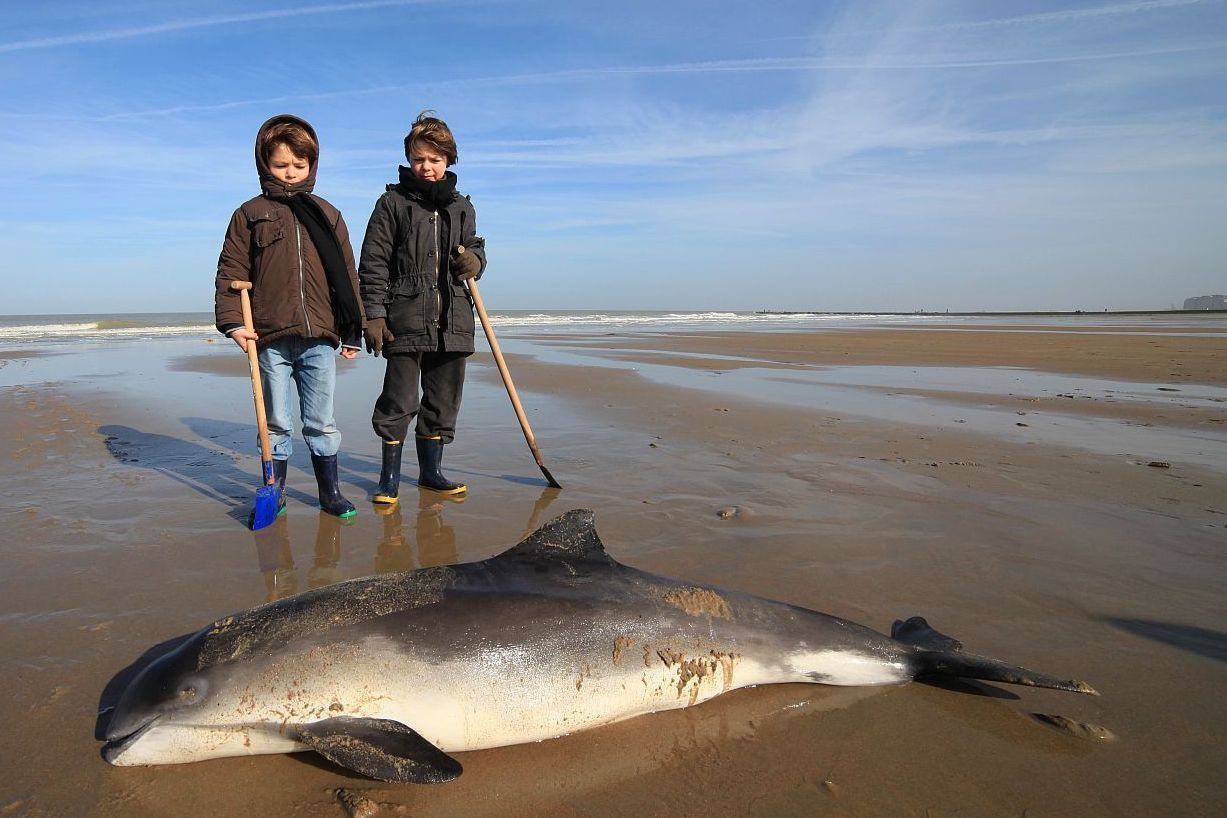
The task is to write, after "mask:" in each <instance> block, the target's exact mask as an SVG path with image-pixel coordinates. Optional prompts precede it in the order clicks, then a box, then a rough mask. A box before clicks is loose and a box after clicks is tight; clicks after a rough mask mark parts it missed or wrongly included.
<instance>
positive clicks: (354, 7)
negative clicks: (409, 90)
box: [0, 0, 435, 53]
mask: <svg viewBox="0 0 1227 818" xmlns="http://www.w3.org/2000/svg"><path fill="white" fill-rule="evenodd" d="M434 1H435V0H367V2H362V3H328V4H325V5H322V6H299V7H297V8H286V9H276V10H273V11H253V12H249V13H247V14H230V15H225V16H220V17H193V18H189V19H186V20H170V21H168V22H165V23H157V24H154V25H150V26H137V27H133V28H114V29H108V30H105V31H84V32H81V33H78V34H65V35H63V36H61V37H42V38H38V39H33V40H16V41H13V42H10V43H0V53H4V52H10V51H29V50H31V49H36V48H59V47H61V46H67V45H81V44H84V43H105V42H110V41H112V40H128V39H132V38H134V37H147V36H150V35H152V34H166V33H169V32H174V31H187V30H189V29H194V28H210V27H213V26H228V25H235V24H237V23H253V22H258V21H262V20H280V19H283V18H286V17H300V16H302V15H306V14H344V13H346V12H351V11H367V10H369V9H377V8H386V7H388V6H413V5H421V4H423V3H430V2H434Z"/></svg>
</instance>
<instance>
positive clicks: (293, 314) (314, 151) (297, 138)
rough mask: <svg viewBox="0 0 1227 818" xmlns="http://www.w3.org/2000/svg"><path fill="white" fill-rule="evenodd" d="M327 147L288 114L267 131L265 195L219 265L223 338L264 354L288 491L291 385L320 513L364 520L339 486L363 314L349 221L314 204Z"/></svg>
mask: <svg viewBox="0 0 1227 818" xmlns="http://www.w3.org/2000/svg"><path fill="white" fill-rule="evenodd" d="M318 158H319V140H318V139H317V138H316V136H315V130H314V129H313V128H312V127H311V125H310V124H308V123H307V122H306V121H305V120H302V119H299V118H298V117H295V116H290V115H288V114H282V115H280V116H275V117H273V118H272V119H270V120H268V121H267V122H265V123H264V124H263V125H261V126H260V131H259V133H258V134H257V136H256V170H257V171H258V172H259V176H260V189H261V191H263V192H262V193H261V195H259V196H257V197H255V198H254V199H251V200H249V201H247V202H244V203H243V205H242V206H240V207H239V209H238V210H236V211H234V215H233V216H231V218H230V226H229V228H228V229H227V231H226V240H225V242H224V243H223V245H222V252H221V257H220V259H219V260H218V263H217V295H216V318H217V328H218V330H220V331H221V332H223V333H225V334H226V335H228V336H229V337H231V338H233V339H234V341H235V343H236V344H238V345H239V347H240V348H242V349H243V350H244V351H246V350H247V344H248V343H255V344H256V346H257V348H258V349H259V360H260V377H261V380H262V382H263V386H264V401H265V406H266V407H267V410H268V428H269V436H270V438H271V443H272V449H273V471H274V474H275V475H276V476H277V481H278V483H279V484H280V485H281V486H282V487H284V485H285V476H286V461H287V460H288V459H289V457H290V452H291V450H292V448H293V440H292V437H291V435H292V434H293V431H294V427H293V423H294V421H293V418H292V416H291V407H292V398H291V395H290V383H291V381H293V383H294V385H295V386H297V388H298V401H299V405H300V414H301V419H302V432H303V439H304V440H305V441H306V443H307V448H308V449H309V450H310V451H311V465H312V466H313V467H314V470H315V477H316V482H317V484H318V487H319V499H320V508H322V509H323V510H324V511H327V512H328V513H330V514H335V515H337V516H339V517H350V516H353V514H354V513H355V509H354V506H353V504H352V503H350V502H349V501H348V500H346V499H345V498H344V497H343V496H342V495H341V491H340V488H339V487H338V486H337V451H338V450H339V449H340V446H341V433H340V432H339V431H337V427H336V421H335V419H334V417H333V392H334V388H335V384H336V356H335V354H334V353H333V350H334V349H335V348H336V347H337V346H338V345H341V354H342V355H344V356H345V357H346V358H350V359H352V358H353V357H354V356H356V355H357V354H358V344H359V343H360V338H361V335H362V320H363V319H362V305H361V303H360V302H359V300H358V297H357V292H358V276H357V272H356V271H355V270H354V253H353V249H352V248H351V247H350V244H349V230H348V229H347V228H346V226H345V220H344V219H342V218H341V214H340V212H338V211H337V209H336V208H335V207H333V206H332V205H331V204H329V203H328V202H327V201H325V200H324V199H322V198H320V197H319V196H315V195H313V194H312V192H311V191H312V189H313V188H314V187H315V172H316V166H317V160H318ZM232 281H250V282H251V283H252V289H251V306H252V319H253V324H254V328H255V331H254V332H250V331H248V330H247V329H245V328H244V325H243V313H242V307H241V304H240V301H239V295H238V293H237V292H235V291H234V290H232V289H231V288H230V282H232Z"/></svg>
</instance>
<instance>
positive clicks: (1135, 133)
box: [0, 0, 1227, 313]
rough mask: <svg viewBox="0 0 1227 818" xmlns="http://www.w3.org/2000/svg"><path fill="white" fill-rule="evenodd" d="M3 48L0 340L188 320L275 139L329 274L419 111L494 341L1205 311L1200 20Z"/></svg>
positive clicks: (250, 13) (294, 19)
mask: <svg viewBox="0 0 1227 818" xmlns="http://www.w3.org/2000/svg"><path fill="white" fill-rule="evenodd" d="M0 32H3V33H2V34H0V125H2V126H3V127H2V129H0V178H2V179H3V187H4V195H3V197H2V198H0V258H2V259H3V260H2V261H0V277H2V280H0V283H3V286H4V291H5V296H4V299H3V302H4V304H3V306H0V313H54V312H120V311H163V310H187V311H197V310H210V309H211V308H212V303H211V292H212V280H213V274H214V272H215V269H216V261H217V253H218V250H219V248H220V245H221V239H222V235H223V233H224V230H225V226H226V223H227V220H228V218H229V215H230V213H231V212H232V211H233V210H234V208H235V207H236V206H237V205H238V204H239V203H241V202H242V201H243V200H245V199H246V198H248V197H250V196H252V195H254V194H255V193H257V192H258V188H257V185H256V176H255V171H254V167H253V163H252V141H253V138H254V135H255V131H256V129H257V127H258V126H259V124H260V123H261V122H262V121H263V120H264V119H265V118H267V117H268V116H271V115H273V114H276V113H282V112H290V113H295V114H298V115H300V116H303V117H305V118H307V119H308V120H310V121H311V122H312V123H313V124H314V125H315V127H316V129H317V131H318V132H319V134H320V138H321V142H322V154H321V164H320V171H319V181H318V184H317V187H316V191H317V192H318V193H320V194H321V195H323V196H324V197H326V198H328V199H329V200H331V201H332V202H333V203H334V204H336V205H337V206H338V207H340V208H341V210H342V212H343V213H344V214H345V217H346V221H347V222H348V224H349V226H350V230H351V232H352V234H353V240H354V244H355V250H357V249H358V247H359V246H360V243H361V237H362V233H363V231H364V229H365V225H366V221H367V218H368V217H369V215H370V211H371V207H372V205H373V203H374V201H375V199H376V198H377V197H378V196H379V195H380V193H382V191H383V189H384V185H385V184H386V183H388V182H391V181H394V180H395V178H396V166H397V164H398V163H399V162H401V161H403V154H402V147H401V140H402V138H403V136H404V133H405V131H406V129H407V127H408V125H409V123H410V122H411V121H412V119H413V117H414V116H415V115H416V114H417V112H418V111H419V110H421V109H423V108H433V109H435V110H436V111H438V112H439V114H440V115H441V116H443V117H444V118H445V119H447V120H448V122H449V123H450V124H451V125H452V127H453V129H454V130H455V132H456V134H457V138H458V141H459V146H460V163H459V164H458V165H457V166H456V167H455V168H454V170H456V172H457V173H458V175H459V177H460V188H461V190H462V191H464V192H466V193H468V194H470V195H471V196H472V197H473V201H474V203H475V204H476V205H477V213H478V227H479V231H480V232H481V233H482V234H483V235H484V236H485V237H486V239H487V242H488V246H489V255H490V266H489V269H488V272H487V277H486V278H485V279H483V295H484V296H485V300H486V302H487V305H488V306H489V307H490V308H491V309H494V310H498V309H534V308H540V309H741V310H755V309H776V310H778V309H792V310H912V309H925V310H944V309H951V310H982V309H983V310H990V309H1036V310H1046V309H1056V310H1074V309H1083V310H1101V309H1165V308H1168V307H1171V306H1173V305H1174V306H1177V307H1178V306H1180V304H1181V302H1182V301H1183V299H1184V298H1186V297H1188V296H1194V295H1203V294H1209V293H1221V292H1227V0H1137V1H1135V2H1128V0H1121V1H1119V2H1113V0H1099V1H1098V2H1096V1H1095V0H1083V1H1082V2H1011V1H1010V0H1001V2H996V1H995V2H991V3H985V2H979V1H978V0H965V2H955V1H953V0H949V1H947V0H902V1H901V2H878V0H841V1H839V2H835V1H831V2H827V1H826V0H799V1H798V2H772V0H759V2H755V3H749V2H745V3H732V2H724V1H723V0H706V1H705V2H690V0H673V1H671V2H659V0H657V2H651V3H649V2H638V0H630V1H629V2H617V3H610V2H589V0H577V2H569V3H558V2H498V1H497V0H447V2H434V1H433V0H416V1H415V2H393V1H392V0H388V1H386V2H378V1H376V2H345V1H344V0H339V1H338V2H334V3H327V4H322V3H321V4H312V3H310V2H308V3H305V4H303V5H300V6H296V7H295V6H290V5H288V4H284V3H256V2H248V3H240V2H229V0H211V2H208V3H203V2H200V3H192V2H170V1H168V0H131V1H130V2H114V1H113V0H90V2H77V0H65V1H64V2H45V3H40V4H25V3H22V4H17V3H6V4H4V8H3V10H0Z"/></svg>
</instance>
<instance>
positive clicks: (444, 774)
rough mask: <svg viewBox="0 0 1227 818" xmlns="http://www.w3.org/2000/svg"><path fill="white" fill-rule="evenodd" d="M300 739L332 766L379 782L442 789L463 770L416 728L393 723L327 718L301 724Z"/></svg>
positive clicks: (388, 721) (341, 717)
mask: <svg viewBox="0 0 1227 818" xmlns="http://www.w3.org/2000/svg"><path fill="white" fill-rule="evenodd" d="M298 740H299V741H301V742H302V743H303V744H305V745H307V746H308V747H310V748H311V749H312V750H315V752H317V753H319V754H320V755H322V756H324V758H326V759H328V760H329V761H331V762H333V763H334V764H339V765H341V766H342V767H344V768H346V769H348V770H353V771H354V772H356V773H362V774H363V775H365V776H366V777H367V778H375V779H378V780H379V781H391V782H393V783H396V784H442V783H443V782H445V781H451V780H452V779H454V778H458V777H459V776H460V773H461V772H463V771H464V770H463V768H462V767H461V766H460V762H459V761H457V760H456V759H454V758H452V757H451V756H449V755H448V754H447V753H445V752H443V751H442V750H440V749H439V748H438V747H436V746H435V745H433V744H431V743H430V742H429V741H427V740H426V739H424V738H422V737H421V736H420V735H418V734H417V733H416V732H415V731H414V730H413V729H412V728H409V727H406V726H405V725H403V724H401V723H400V722H398V721H391V720H389V719H356V718H350V717H345V716H339V717H337V718H333V719H325V720H323V721H317V722H314V723H312V724H305V725H303V726H302V728H300V730H299V731H298Z"/></svg>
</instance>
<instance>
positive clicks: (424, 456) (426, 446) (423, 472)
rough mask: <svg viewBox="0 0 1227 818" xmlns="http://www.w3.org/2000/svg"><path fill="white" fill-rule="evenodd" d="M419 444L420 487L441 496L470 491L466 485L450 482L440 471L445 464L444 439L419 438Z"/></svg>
mask: <svg viewBox="0 0 1227 818" xmlns="http://www.w3.org/2000/svg"><path fill="white" fill-rule="evenodd" d="M417 443H418V486H420V487H421V488H424V489H430V490H431V491H437V492H439V493H441V494H459V493H460V492H462V491H466V490H467V489H468V486H466V485H465V484H464V483H453V482H452V481H451V480H448V479H447V478H446V477H444V476H443V472H442V471H440V470H439V466H440V464H442V462H443V438H441V437H419V438H418V439H417Z"/></svg>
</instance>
